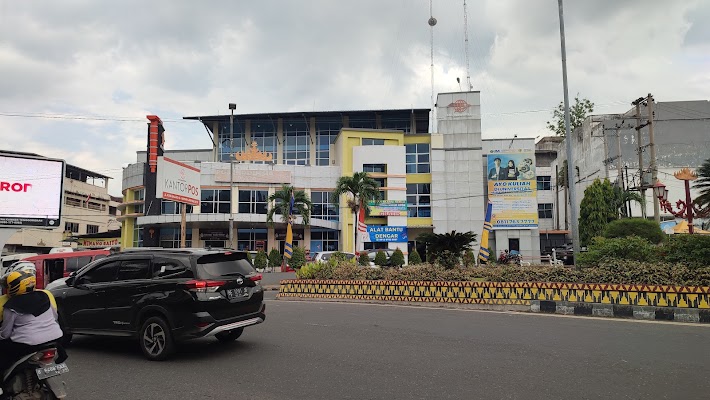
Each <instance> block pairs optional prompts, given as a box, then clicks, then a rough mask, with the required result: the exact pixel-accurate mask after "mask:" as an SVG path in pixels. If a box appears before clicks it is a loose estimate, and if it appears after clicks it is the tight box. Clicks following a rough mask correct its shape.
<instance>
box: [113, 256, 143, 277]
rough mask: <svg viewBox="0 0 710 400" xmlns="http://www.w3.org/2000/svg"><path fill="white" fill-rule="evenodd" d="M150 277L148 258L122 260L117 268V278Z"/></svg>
mask: <svg viewBox="0 0 710 400" xmlns="http://www.w3.org/2000/svg"><path fill="white" fill-rule="evenodd" d="M134 279H150V260H147V259H144V260H124V261H123V262H122V263H121V268H120V269H119V270H118V280H119V281H128V280H134Z"/></svg>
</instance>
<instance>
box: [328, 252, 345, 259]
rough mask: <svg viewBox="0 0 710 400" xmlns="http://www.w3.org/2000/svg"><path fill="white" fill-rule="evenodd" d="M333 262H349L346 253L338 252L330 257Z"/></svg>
mask: <svg viewBox="0 0 710 400" xmlns="http://www.w3.org/2000/svg"><path fill="white" fill-rule="evenodd" d="M330 258H331V260H336V261H345V260H347V257H345V253H343V252H342V251H336V252H335V253H333V255H332V256H331V257H330Z"/></svg>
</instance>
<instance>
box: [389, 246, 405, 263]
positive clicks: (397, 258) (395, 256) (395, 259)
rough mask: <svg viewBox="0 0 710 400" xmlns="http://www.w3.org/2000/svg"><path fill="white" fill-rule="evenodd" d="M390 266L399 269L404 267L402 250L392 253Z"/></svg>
mask: <svg viewBox="0 0 710 400" xmlns="http://www.w3.org/2000/svg"><path fill="white" fill-rule="evenodd" d="M390 264H391V265H392V266H393V267H401V266H402V265H404V253H402V250H400V249H396V250H395V251H394V253H392V257H390Z"/></svg>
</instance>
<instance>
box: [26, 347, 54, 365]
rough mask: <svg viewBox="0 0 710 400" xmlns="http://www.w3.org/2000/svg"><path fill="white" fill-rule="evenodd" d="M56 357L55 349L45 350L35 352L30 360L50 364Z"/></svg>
mask: <svg viewBox="0 0 710 400" xmlns="http://www.w3.org/2000/svg"><path fill="white" fill-rule="evenodd" d="M55 357H57V349H47V350H42V351H40V352H37V353H36V354H35V355H34V356H33V357H32V360H34V361H35V362H36V361H42V362H51V361H54V358H55Z"/></svg>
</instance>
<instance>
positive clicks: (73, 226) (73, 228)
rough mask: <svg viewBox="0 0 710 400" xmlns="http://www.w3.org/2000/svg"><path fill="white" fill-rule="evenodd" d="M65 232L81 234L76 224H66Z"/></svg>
mask: <svg viewBox="0 0 710 400" xmlns="http://www.w3.org/2000/svg"><path fill="white" fill-rule="evenodd" d="M64 232H71V233H79V224H78V223H76V222H65V223H64Z"/></svg>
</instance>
